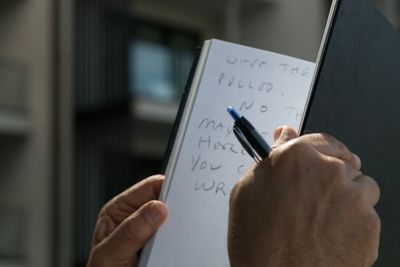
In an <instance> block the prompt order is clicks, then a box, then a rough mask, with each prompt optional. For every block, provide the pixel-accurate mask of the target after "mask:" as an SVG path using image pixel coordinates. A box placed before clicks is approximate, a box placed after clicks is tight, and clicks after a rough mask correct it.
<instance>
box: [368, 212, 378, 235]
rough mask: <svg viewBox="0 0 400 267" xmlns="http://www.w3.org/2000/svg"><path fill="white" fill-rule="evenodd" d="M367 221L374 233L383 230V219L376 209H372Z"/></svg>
mask: <svg viewBox="0 0 400 267" xmlns="http://www.w3.org/2000/svg"><path fill="white" fill-rule="evenodd" d="M367 223H368V225H369V227H370V229H371V231H372V232H373V233H375V234H376V233H378V234H379V232H380V230H381V219H380V218H379V215H378V214H377V213H376V211H375V210H374V209H371V211H370V212H369V216H368V219H367Z"/></svg>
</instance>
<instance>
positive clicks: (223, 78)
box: [218, 72, 274, 93]
mask: <svg viewBox="0 0 400 267" xmlns="http://www.w3.org/2000/svg"><path fill="white" fill-rule="evenodd" d="M218 85H219V86H227V87H229V88H239V89H248V90H257V91H260V92H265V93H269V92H271V91H272V90H273V89H274V85H273V83H271V82H266V81H259V82H255V81H252V80H246V79H239V78H237V77H235V76H230V75H228V74H226V73H224V72H222V73H221V74H220V75H219V77H218Z"/></svg>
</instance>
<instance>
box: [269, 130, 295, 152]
mask: <svg viewBox="0 0 400 267" xmlns="http://www.w3.org/2000/svg"><path fill="white" fill-rule="evenodd" d="M296 137H297V132H296V130H295V129H293V128H292V127H289V126H281V127H278V128H277V129H276V130H275V132H274V140H275V142H274V144H273V145H272V148H275V147H278V146H280V145H282V144H284V143H286V142H288V141H290V140H291V139H294V138H296Z"/></svg>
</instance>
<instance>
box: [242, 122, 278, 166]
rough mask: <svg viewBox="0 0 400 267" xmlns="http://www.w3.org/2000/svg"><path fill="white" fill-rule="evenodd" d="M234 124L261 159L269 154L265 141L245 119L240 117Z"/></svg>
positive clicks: (269, 150)
mask: <svg viewBox="0 0 400 267" xmlns="http://www.w3.org/2000/svg"><path fill="white" fill-rule="evenodd" d="M235 124H236V125H237V127H239V129H240V130H241V131H242V133H243V135H244V136H246V138H247V141H248V142H249V143H250V144H251V146H252V147H253V148H254V150H255V151H256V152H257V153H258V154H259V156H260V158H261V159H265V158H267V157H268V155H269V153H270V152H271V147H270V146H269V145H268V143H267V142H266V141H265V139H264V138H263V137H262V136H261V135H260V134H259V133H258V131H257V130H256V129H255V128H254V126H253V125H252V124H251V123H250V122H249V121H248V120H247V119H246V118H245V117H243V116H242V117H241V118H240V119H238V120H236V121H235Z"/></svg>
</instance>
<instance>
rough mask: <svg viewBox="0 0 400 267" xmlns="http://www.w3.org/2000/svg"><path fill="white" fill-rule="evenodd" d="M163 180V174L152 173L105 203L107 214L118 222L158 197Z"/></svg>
mask: <svg viewBox="0 0 400 267" xmlns="http://www.w3.org/2000/svg"><path fill="white" fill-rule="evenodd" d="M163 181H164V176H162V175H154V176H151V177H148V178H146V179H144V180H142V181H141V182H139V183H137V184H135V185H134V186H132V187H130V188H129V189H127V190H125V191H124V192H122V193H121V194H119V195H118V196H116V197H114V198H113V199H112V200H110V201H109V202H108V203H107V204H106V205H105V207H104V209H105V210H106V213H107V215H108V216H110V217H111V219H112V220H113V221H114V222H115V223H116V224H119V223H120V222H122V221H123V220H125V219H126V218H127V217H128V216H129V215H131V214H132V213H133V212H135V211H136V210H137V209H138V208H140V207H141V206H142V205H143V204H145V203H147V202H149V201H150V200H156V199H158V197H159V194H160V191H161V186H162V183H163Z"/></svg>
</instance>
